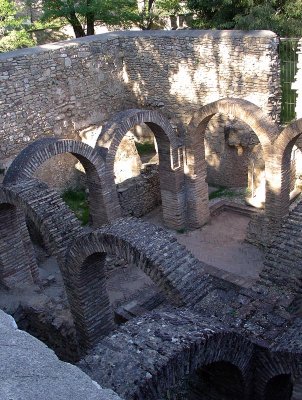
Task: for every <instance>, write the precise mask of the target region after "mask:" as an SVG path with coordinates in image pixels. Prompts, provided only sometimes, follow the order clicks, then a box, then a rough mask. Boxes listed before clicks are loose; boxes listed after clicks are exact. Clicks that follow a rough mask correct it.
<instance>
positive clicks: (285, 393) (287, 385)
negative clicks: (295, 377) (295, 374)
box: [265, 374, 293, 400]
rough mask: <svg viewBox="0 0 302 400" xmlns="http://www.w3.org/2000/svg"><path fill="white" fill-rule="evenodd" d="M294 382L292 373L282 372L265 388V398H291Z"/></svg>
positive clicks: (273, 399) (267, 399)
mask: <svg viewBox="0 0 302 400" xmlns="http://www.w3.org/2000/svg"><path fill="white" fill-rule="evenodd" d="M292 393H293V382H292V379H291V375H290V374H280V375H277V376H274V377H273V378H271V379H270V380H269V381H268V382H267V385H266V388H265V400H291V398H292Z"/></svg>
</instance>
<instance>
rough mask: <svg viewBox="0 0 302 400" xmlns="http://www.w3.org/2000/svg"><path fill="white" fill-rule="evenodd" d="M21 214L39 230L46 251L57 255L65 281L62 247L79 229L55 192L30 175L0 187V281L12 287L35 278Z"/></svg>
mask: <svg viewBox="0 0 302 400" xmlns="http://www.w3.org/2000/svg"><path fill="white" fill-rule="evenodd" d="M24 215H26V216H28V217H29V218H30V219H31V220H32V221H33V223H34V224H35V226H36V227H37V229H38V230H39V232H40V233H41V236H42V237H43V241H44V243H45V246H46V247H47V250H48V251H49V253H50V254H52V255H54V256H55V257H57V259H58V263H59V266H60V268H61V272H62V275H63V278H64V283H65V284H66V273H65V270H64V261H65V253H66V249H67V247H68V245H69V244H70V242H71V241H72V240H73V239H74V235H77V234H79V233H81V232H82V228H81V226H80V223H79V221H78V220H77V218H76V216H75V215H74V214H73V213H72V212H71V211H70V210H69V208H68V207H67V206H66V205H65V203H64V202H63V201H62V199H61V198H60V196H59V195H58V193H56V192H55V191H53V190H51V189H49V188H48V187H47V185H46V184H43V183H41V182H38V181H35V180H30V179H28V180H26V181H24V182H23V183H16V184H14V185H12V184H10V185H6V186H2V187H1V189H0V218H1V227H0V229H1V235H0V248H1V252H0V253H1V255H0V260H1V261H0V268H1V276H0V281H1V283H2V284H3V285H5V286H7V287H13V286H17V285H20V284H26V283H32V281H33V280H34V281H35V280H37V279H38V268H37V264H36V261H35V259H34V256H33V255H34V252H33V247H32V244H31V241H30V238H29V234H28V230H27V227H26V224H25V218H24Z"/></svg>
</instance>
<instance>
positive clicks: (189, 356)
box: [80, 309, 254, 400]
mask: <svg viewBox="0 0 302 400" xmlns="http://www.w3.org/2000/svg"><path fill="white" fill-rule="evenodd" d="M253 352H254V345H253V344H252V343H251V342H250V341H248V340H246V339H244V338H243V336H242V335H238V334H236V333H234V332H231V331H228V329H227V328H226V327H223V326H221V325H219V323H217V321H216V320H215V319H213V318H207V317H205V316H203V315H200V314H197V313H193V312H191V311H189V310H184V309H178V310H175V309H174V310H167V311H157V312H156V311H153V312H152V313H150V314H147V315H145V316H143V317H140V318H138V319H136V320H133V321H131V322H128V323H127V324H125V325H123V326H121V327H120V328H119V329H118V330H117V331H115V332H114V333H113V334H112V335H110V336H108V337H106V338H104V339H103V340H102V341H101V342H100V343H98V345H97V346H96V347H95V348H94V349H93V350H92V351H91V353H90V354H88V356H87V357H86V358H85V359H84V360H83V361H82V362H81V363H80V367H81V368H82V369H83V370H84V372H86V373H87V374H88V375H89V376H90V377H91V378H92V379H93V380H95V381H97V382H98V383H99V384H101V385H102V386H103V387H107V388H112V389H113V388H114V389H115V391H116V392H117V393H118V394H119V395H120V396H121V397H123V398H125V399H126V400H130V399H136V400H156V399H162V398H165V396H166V394H167V391H168V390H169V388H171V387H173V386H175V385H176V384H177V383H180V382H181V381H182V380H183V379H184V378H186V377H188V376H190V375H191V374H194V373H195V372H196V371H198V370H199V369H200V368H202V369H204V368H207V367H206V366H209V365H211V364H213V365H216V366H217V365H219V364H216V363H221V362H222V363H227V365H232V372H233V371H236V374H237V375H236V379H237V377H239V381H236V383H238V384H239V385H240V390H241V393H243V397H241V399H242V400H245V399H246V398H247V397H245V395H246V389H247V388H248V386H249V382H250V379H251V374H252V372H251V371H252V357H253ZM216 372H217V371H216ZM233 377H234V376H233ZM236 379H235V380H236ZM219 400H220V399H219ZM230 400H231V399H230ZM232 400H233V399H232Z"/></svg>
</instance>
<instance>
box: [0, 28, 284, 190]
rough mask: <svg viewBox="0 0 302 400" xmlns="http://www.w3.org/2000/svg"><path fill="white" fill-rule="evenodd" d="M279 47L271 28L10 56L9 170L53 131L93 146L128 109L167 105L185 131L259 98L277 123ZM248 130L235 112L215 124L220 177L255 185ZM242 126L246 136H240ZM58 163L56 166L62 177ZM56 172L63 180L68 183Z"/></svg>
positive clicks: (212, 158)
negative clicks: (214, 105)
mask: <svg viewBox="0 0 302 400" xmlns="http://www.w3.org/2000/svg"><path fill="white" fill-rule="evenodd" d="M277 45H278V42H277V38H276V35H275V34H273V33H271V32H244V33H243V32H240V31H174V32H171V31H165V32H163V31H158V32H154V31H153V32H141V33H140V35H139V37H137V33H136V32H119V33H110V34H104V35H99V36H94V37H90V38H83V39H80V40H72V41H69V42H66V43H62V44H55V45H47V46H44V47H39V48H34V49H25V50H22V51H17V52H12V53H9V54H1V56H0V68H1V71H2V73H1V82H2V83H1V88H2V95H3V102H1V104H0V113H1V116H2V119H3V124H2V126H1V128H0V138H1V147H0V155H1V163H2V166H1V165H0V168H1V169H5V168H7V166H8V165H9V164H10V162H11V160H12V159H13V158H14V157H15V156H16V154H18V153H19V152H20V151H21V150H22V149H23V148H24V147H25V146H26V145H27V144H28V142H31V141H33V140H36V139H39V138H44V137H47V136H53V135H55V136H59V137H60V138H68V139H77V140H81V141H83V142H85V143H87V144H90V145H92V146H94V144H95V141H96V138H97V136H98V135H99V133H100V128H101V127H102V126H104V124H105V123H107V122H108V121H109V120H111V119H112V118H113V116H114V114H115V113H116V112H119V111H121V110H126V109H129V108H131V109H132V108H140V109H141V108H143V109H153V110H160V112H161V114H163V115H164V116H165V117H167V118H168V119H169V120H170V122H171V124H172V126H173V127H174V128H177V133H178V134H179V135H182V134H183V133H184V126H186V125H188V124H189V122H190V120H191V118H192V116H193V114H194V112H195V111H198V110H199V109H200V107H202V106H204V105H206V104H208V103H211V102H213V101H216V100H218V99H221V98H224V97H236V98H244V99H246V100H248V101H251V102H252V103H254V104H256V105H258V106H259V107H260V108H261V109H262V110H263V111H264V113H267V114H269V115H270V116H271V117H272V118H273V119H274V120H277V119H278V113H279V98H280V96H279V73H278V54H277ZM138 60H139V62H138ZM166 60H169V63H166ZM240 129H241V128H239V126H238V121H237V122H236V121H235V120H234V119H233V118H229V117H228V116H216V117H215V118H213V119H212V120H211V122H210V124H209V127H208V130H207V133H206V155H207V160H208V177H209V179H210V180H211V181H212V183H213V184H217V185H229V184H230V182H234V184H235V185H242V184H246V183H247V167H248V166H247V164H248V162H247V159H249V157H250V156H251V151H252V148H253V147H254V145H255V143H257V137H256V136H255V135H254V134H252V133H251V131H250V130H249V129H248V128H247V126H246V125H245V126H244V128H243V129H241V130H240ZM237 131H238V132H240V136H242V135H241V133H244V137H245V139H244V140H237V141H234V140H233V139H232V137H233V136H232V135H233V133H234V132H237ZM230 132H231V133H230ZM229 134H231V140H229V139H226V140H225V139H224V137H225V136H227V135H229ZM61 157H63V155H62V156H61ZM228 160H229V161H228ZM62 163H72V161H71V160H70V159H66V160H65V159H64V160H63V161H62ZM56 165H57V161H53V163H52V164H48V169H49V170H52V169H53V168H54V170H56V174H57V176H58V175H59V174H60V171H59V170H58V168H56ZM234 165H236V168H234ZM72 166H74V163H73V164H72ZM46 175H47V172H46V171H44V176H46ZM48 177H49V181H50V182H52V183H53V184H54V185H56V184H57V180H58V181H62V180H63V178H59V177H58V178H57V180H53V179H51V178H52V176H51V174H48ZM64 179H66V177H64Z"/></svg>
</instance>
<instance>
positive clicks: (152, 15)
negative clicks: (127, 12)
mask: <svg viewBox="0 0 302 400" xmlns="http://www.w3.org/2000/svg"><path fill="white" fill-rule="evenodd" d="M182 9H183V6H182V4H181V2H180V1H178V0H138V22H137V23H136V25H137V26H138V27H139V28H141V29H142V30H149V29H154V28H161V27H162V26H163V25H164V23H163V18H164V17H169V16H170V15H177V14H178V13H179V12H180V11H181V10H182Z"/></svg>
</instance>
